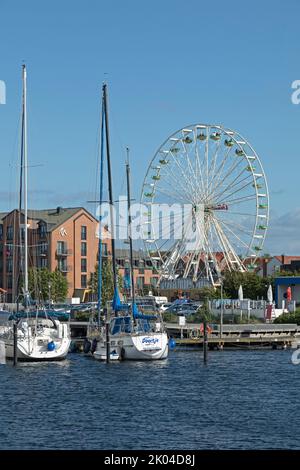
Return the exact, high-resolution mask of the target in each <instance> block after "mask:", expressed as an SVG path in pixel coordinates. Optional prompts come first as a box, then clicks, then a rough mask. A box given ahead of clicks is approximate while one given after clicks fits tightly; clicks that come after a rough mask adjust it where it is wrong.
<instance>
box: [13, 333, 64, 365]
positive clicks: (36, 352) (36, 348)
mask: <svg viewBox="0 0 300 470" xmlns="http://www.w3.org/2000/svg"><path fill="white" fill-rule="evenodd" d="M38 341H39V340H38V338H35V339H34V341H30V342H29V343H28V341H27V340H25V341H19V340H18V343H17V357H18V360H19V361H32V362H38V361H62V360H64V359H65V358H66V356H67V354H68V351H69V347H70V343H71V341H70V340H69V339H65V340H63V341H62V342H61V343H58V342H55V350H54V351H48V350H47V344H46V343H45V341H44V340H41V341H43V344H38ZM26 343H27V344H26ZM5 355H6V358H7V359H13V357H14V345H13V341H11V340H9V341H5Z"/></svg>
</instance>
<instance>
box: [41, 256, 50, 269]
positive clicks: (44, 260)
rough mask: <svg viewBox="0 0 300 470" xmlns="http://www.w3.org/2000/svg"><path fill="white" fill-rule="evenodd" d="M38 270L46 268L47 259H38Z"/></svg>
mask: <svg viewBox="0 0 300 470" xmlns="http://www.w3.org/2000/svg"><path fill="white" fill-rule="evenodd" d="M40 268H48V260H47V258H41V259H40Z"/></svg>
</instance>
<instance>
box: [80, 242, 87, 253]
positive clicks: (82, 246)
mask: <svg viewBox="0 0 300 470" xmlns="http://www.w3.org/2000/svg"><path fill="white" fill-rule="evenodd" d="M81 256H87V248H86V242H81Z"/></svg>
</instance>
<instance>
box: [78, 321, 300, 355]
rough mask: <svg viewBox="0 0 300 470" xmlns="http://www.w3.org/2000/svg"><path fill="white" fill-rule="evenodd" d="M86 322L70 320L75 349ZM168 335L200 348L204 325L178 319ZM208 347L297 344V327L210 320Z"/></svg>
mask: <svg viewBox="0 0 300 470" xmlns="http://www.w3.org/2000/svg"><path fill="white" fill-rule="evenodd" d="M87 326H88V322H84V321H71V322H70V328H71V338H72V342H73V345H74V346H75V347H74V350H78V351H82V350H83V343H84V339H85V337H86V334H87ZM166 328H167V331H168V335H169V337H170V338H173V339H174V340H175V342H176V347H175V349H196V348H198V349H202V348H203V327H202V325H201V324H200V323H197V324H193V323H187V324H186V325H185V326H184V327H181V326H179V325H178V324H177V323H167V324H166ZM210 328H211V329H210V330H209V333H208V335H207V336H208V338H207V339H208V348H209V349H210V350H212V349H223V348H232V349H249V348H259V349H265V348H266V349H270V348H271V349H272V348H273V349H277V348H278V349H280V348H283V349H285V348H288V347H300V327H299V326H298V325H296V324H293V323H292V324H285V325H283V324H274V323H272V324H271V323H270V324H268V323H253V324H245V325H223V327H222V332H221V331H220V325H212V324H210Z"/></svg>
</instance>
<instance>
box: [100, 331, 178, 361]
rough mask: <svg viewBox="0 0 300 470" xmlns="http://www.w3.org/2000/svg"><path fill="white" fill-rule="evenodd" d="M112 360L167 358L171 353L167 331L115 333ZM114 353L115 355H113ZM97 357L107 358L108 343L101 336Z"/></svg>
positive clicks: (111, 347)
mask: <svg viewBox="0 0 300 470" xmlns="http://www.w3.org/2000/svg"><path fill="white" fill-rule="evenodd" d="M110 350H111V356H110V357H111V360H112V359H116V358H117V355H118V356H119V359H122V360H132V361H154V360H160V359H166V358H167V357H168V353H169V346H168V336H167V334H166V333H150V334H126V333H121V334H120V335H113V336H111V339H110ZM112 355H113V357H112ZM94 357H95V359H99V360H106V343H105V340H104V338H102V337H100V338H99V339H98V342H97V347H96V350H95V352H94Z"/></svg>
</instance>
